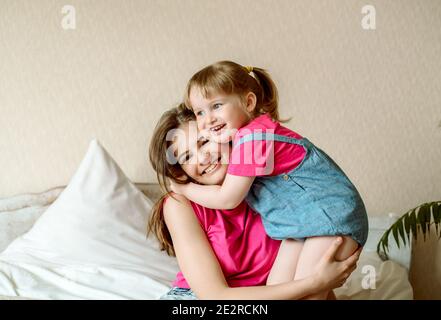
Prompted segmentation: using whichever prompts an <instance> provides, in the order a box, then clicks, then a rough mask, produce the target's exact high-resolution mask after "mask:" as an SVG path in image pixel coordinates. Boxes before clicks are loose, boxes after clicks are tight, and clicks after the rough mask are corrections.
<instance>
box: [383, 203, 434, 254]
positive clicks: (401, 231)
mask: <svg viewBox="0 0 441 320" xmlns="http://www.w3.org/2000/svg"><path fill="white" fill-rule="evenodd" d="M440 224H441V201H434V202H428V203H424V204H422V205H420V206H418V207H416V208H413V209H411V210H409V211H408V212H406V213H405V214H404V215H403V216H402V217H401V218H399V219H398V220H397V221H396V222H395V223H394V224H393V225H392V226H391V227H390V228H389V229H387V230H386V231H385V232H384V234H383V236H382V237H381V239H380V241H379V242H378V245H377V253H378V255H379V256H380V257H381V259H383V260H387V259H388V255H387V252H388V250H389V247H388V245H389V242H388V241H389V235H390V233H392V235H393V237H394V239H395V242H396V243H397V246H398V248H400V238H401V241H402V244H403V246H405V245H406V244H408V243H410V235H411V234H412V236H413V238H414V240H415V241H416V240H417V234H418V232H419V231H421V232H422V234H423V238H424V241H425V240H426V234H430V229H431V227H432V225H435V233H436V234H437V235H438V239H440V238H441V228H440Z"/></svg>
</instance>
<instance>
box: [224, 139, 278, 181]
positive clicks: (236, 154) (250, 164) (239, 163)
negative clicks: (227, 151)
mask: <svg viewBox="0 0 441 320" xmlns="http://www.w3.org/2000/svg"><path fill="white" fill-rule="evenodd" d="M273 170H274V141H271V140H267V141H265V140H263V141H257V140H253V141H248V142H244V143H242V144H240V145H235V146H234V147H233V150H232V152H231V158H230V163H229V164H228V171H227V173H228V174H231V175H235V176H245V177H256V176H266V175H270V174H271V173H272V172H273Z"/></svg>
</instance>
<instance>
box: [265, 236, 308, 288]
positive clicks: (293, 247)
mask: <svg viewBox="0 0 441 320" xmlns="http://www.w3.org/2000/svg"><path fill="white" fill-rule="evenodd" d="M303 243H304V242H303V241H297V240H294V239H285V240H283V241H282V243H281V244H280V248H279V252H278V253H277V257H276V260H274V264H273V267H272V268H271V271H270V273H269V275H268V279H267V281H266V284H267V285H270V284H278V283H283V282H288V281H292V280H293V279H294V274H295V272H296V266H297V261H298V259H299V256H300V252H301V251H302V248H303Z"/></svg>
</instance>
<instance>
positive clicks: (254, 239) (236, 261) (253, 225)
mask: <svg viewBox="0 0 441 320" xmlns="http://www.w3.org/2000/svg"><path fill="white" fill-rule="evenodd" d="M190 203H191V205H192V207H193V210H194V212H195V214H196V216H197V218H198V219H199V222H200V224H201V226H202V229H203V230H204V231H205V233H206V235H207V239H208V241H209V242H210V244H211V247H212V248H213V251H214V254H215V255H216V257H217V259H218V261H219V264H220V266H221V268H222V271H223V273H224V276H225V279H226V281H227V283H228V285H229V286H230V287H243V286H257V285H264V284H265V283H266V279H267V277H268V274H269V272H270V270H271V267H272V265H273V263H274V260H275V258H276V255H277V252H278V250H279V246H280V241H278V240H273V239H271V238H270V237H268V236H267V235H266V233H265V230H264V228H263V225H262V220H261V217H260V215H258V214H256V213H255V212H254V211H253V210H252V209H251V208H250V207H249V206H248V205H247V203H246V202H245V201H243V202H242V203H241V204H240V205H239V206H237V207H236V208H234V209H232V210H215V209H207V208H204V207H202V206H200V205H198V204H197V203H193V202H191V201H190ZM188 245H189V246H191V243H189V244H188ZM172 285H173V286H175V287H181V288H189V285H188V283H187V281H186V280H185V278H184V275H183V274H182V272H179V273H178V274H177V276H176V279H175V281H174V282H173V284H172Z"/></svg>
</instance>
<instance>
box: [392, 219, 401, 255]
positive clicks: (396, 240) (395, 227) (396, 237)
mask: <svg viewBox="0 0 441 320" xmlns="http://www.w3.org/2000/svg"><path fill="white" fill-rule="evenodd" d="M392 235H393V236H394V239H395V242H396V243H397V246H398V249H399V248H400V241H399V239H398V226H397V225H396V224H394V225H393V226H392Z"/></svg>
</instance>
